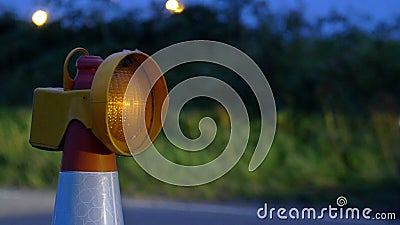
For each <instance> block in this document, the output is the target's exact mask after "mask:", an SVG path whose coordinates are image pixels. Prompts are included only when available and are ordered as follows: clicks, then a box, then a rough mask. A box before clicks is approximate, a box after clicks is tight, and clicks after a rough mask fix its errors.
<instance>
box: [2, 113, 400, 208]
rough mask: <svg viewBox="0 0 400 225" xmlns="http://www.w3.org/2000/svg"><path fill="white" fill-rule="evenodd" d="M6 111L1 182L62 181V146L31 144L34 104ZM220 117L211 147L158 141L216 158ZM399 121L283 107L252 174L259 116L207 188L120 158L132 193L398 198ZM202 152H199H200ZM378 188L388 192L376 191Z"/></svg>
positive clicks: (169, 153)
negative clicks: (163, 177)
mask: <svg viewBox="0 0 400 225" xmlns="http://www.w3.org/2000/svg"><path fill="white" fill-rule="evenodd" d="M204 113H207V114H208V115H209V114H210V113H211V114H212V113H213V112H204ZM0 115H1V116H0V132H1V134H6V135H1V136H0V146H1V149H2V151H0V171H2V172H1V173H0V185H2V186H8V187H31V188H32V187H33V188H50V187H52V188H54V187H55V186H56V184H57V177H58V171H59V166H60V161H61V153H60V152H46V151H42V150H37V149H33V148H32V147H30V146H29V144H28V138H29V128H30V126H29V123H30V122H29V121H30V116H31V115H30V110H29V109H26V108H13V109H2V110H1V112H0ZM214 115H217V114H214ZM201 116H202V114H200V113H198V112H193V111H185V112H184V113H183V116H182V117H183V119H182V121H181V125H182V127H184V133H185V134H186V135H188V136H191V137H195V136H196V135H198V134H197V133H196V132H194V133H190V132H193V130H196V129H197V123H198V121H199V120H198V119H199V118H201ZM190 118H191V119H190ZM214 118H215V119H216V121H217V123H218V126H219V128H218V129H219V130H218V134H217V139H216V140H215V141H214V142H213V143H212V144H211V146H210V147H208V148H206V149H205V150H203V151H204V153H201V154H198V153H193V152H185V151H182V150H180V149H178V148H176V147H174V146H173V145H172V144H170V143H169V142H168V140H167V139H166V138H165V136H164V135H160V136H159V138H158V139H157V141H156V143H155V145H156V146H159V147H161V149H162V150H161V152H162V154H164V155H165V156H166V157H167V158H169V159H172V160H175V161H176V162H179V163H183V164H196V163H202V162H206V161H209V160H210V159H211V158H213V157H215V156H216V154H215V152H213V151H210V149H218V150H219V149H224V148H225V145H224V143H226V141H227V138H229V136H228V135H220V133H221V132H222V133H226V132H229V131H228V130H227V127H226V126H224V125H223V123H222V120H223V119H224V118H221V117H218V116H216V117H214ZM397 121H398V118H397V116H393V115H390V114H376V115H373V116H371V117H369V118H364V119H362V118H356V117H349V116H345V115H336V114H333V113H331V112H327V113H325V114H324V116H320V115H307V116H304V115H303V116H300V115H297V114H294V113H293V112H281V113H279V116H278V126H277V134H276V137H275V141H274V143H273V146H272V148H271V150H270V153H269V155H268V157H267V159H266V161H264V163H263V164H262V166H261V167H260V168H259V169H257V170H256V171H255V172H252V173H249V172H248V171H247V167H248V163H249V160H250V157H251V155H252V152H251V150H250V149H251V147H252V146H254V145H255V143H256V141H257V139H256V136H257V130H258V126H259V125H257V121H253V122H252V133H251V139H250V142H249V145H248V149H247V151H246V153H245V155H244V157H243V158H242V159H241V160H240V161H239V163H238V164H237V165H236V167H235V168H234V169H233V170H232V171H230V172H229V173H228V174H227V175H225V176H224V177H222V178H221V179H219V180H217V181H215V182H212V183H210V184H208V185H203V186H199V187H193V188H185V187H176V186H172V185H168V184H165V183H162V182H160V181H158V180H156V179H154V178H152V177H151V176H150V175H148V174H146V173H145V172H144V171H143V170H142V169H141V168H140V167H139V166H138V165H137V164H136V162H135V161H134V160H133V159H132V158H127V157H119V158H118V167H119V173H120V182H121V189H122V192H123V193H124V194H130V195H134V196H136V197H139V196H142V197H156V196H159V197H163V198H178V199H198V200H206V199H208V200H227V199H242V200H256V199H257V200H260V199H263V198H273V199H281V200H282V199H283V200H285V199H286V200H288V199H289V200H291V201H293V200H294V199H298V200H303V201H321V200H326V201H330V200H334V199H335V198H336V197H337V196H339V195H346V196H348V197H351V198H352V201H353V203H354V202H356V201H358V202H361V203H365V202H366V203H368V202H372V201H373V202H374V203H377V204H378V203H381V204H395V203H396V202H398V201H399V200H400V199H399V196H398V195H393V193H397V190H398V188H399V187H400V179H399V177H400V154H399V152H398V149H399V148H400V135H399V129H398V127H397ZM189 128H190V129H189ZM194 154H197V155H195V157H194ZM376 191H380V193H379V194H375V193H376ZM382 192H383V193H382ZM365 196H368V197H365Z"/></svg>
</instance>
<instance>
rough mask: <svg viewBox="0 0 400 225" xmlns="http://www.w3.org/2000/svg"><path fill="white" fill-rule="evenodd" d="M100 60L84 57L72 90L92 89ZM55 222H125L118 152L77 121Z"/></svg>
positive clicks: (66, 148)
mask: <svg viewBox="0 0 400 225" xmlns="http://www.w3.org/2000/svg"><path fill="white" fill-rule="evenodd" d="M101 62H102V59H101V58H100V57H97V56H81V57H80V58H79V59H78V61H77V68H78V73H77V75H76V78H75V83H74V86H73V87H74V88H73V89H74V90H77V89H90V87H91V83H92V80H93V77H94V74H95V71H96V69H97V67H98V66H99V65H100V64H101ZM52 224H53V225H62V224H93V225H94V224H96V225H105V224H107V225H110V224H113V225H119V224H124V220H123V215H122V207H121V197H120V190H119V181H118V172H117V167H116V162H115V153H113V152H111V151H110V150H108V149H107V147H105V146H104V145H103V143H102V142H101V141H100V140H99V139H97V138H96V137H95V136H94V134H93V133H92V132H91V131H90V130H89V129H87V128H86V127H85V126H84V125H83V124H82V123H81V122H79V121H77V120H73V121H72V122H71V123H70V124H69V126H68V129H67V132H66V134H65V139H64V145H63V157H62V164H61V172H60V174H59V178H58V187H57V194H56V202H55V207H54V213H53V221H52Z"/></svg>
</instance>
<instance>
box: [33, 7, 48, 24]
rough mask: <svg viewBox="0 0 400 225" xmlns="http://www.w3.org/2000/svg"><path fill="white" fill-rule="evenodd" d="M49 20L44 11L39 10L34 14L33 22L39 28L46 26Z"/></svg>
mask: <svg viewBox="0 0 400 225" xmlns="http://www.w3.org/2000/svg"><path fill="white" fill-rule="evenodd" d="M47 18H48V15H47V12H46V11H43V10H37V11H36V12H34V13H33V14H32V22H33V23H34V24H35V25H36V26H38V27H41V26H43V25H44V24H46V22H47Z"/></svg>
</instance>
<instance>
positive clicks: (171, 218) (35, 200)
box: [0, 189, 399, 225]
mask: <svg viewBox="0 0 400 225" xmlns="http://www.w3.org/2000/svg"><path fill="white" fill-rule="evenodd" d="M54 195H55V193H53V192H39V191H30V190H1V189H0V224H1V225H3V224H4V225H43V224H51V217H52V210H53V204H54V197H55V196H54ZM258 207H259V206H257V205H254V207H252V206H237V205H223V204H204V203H183V202H172V201H154V200H137V199H130V198H123V211H124V220H125V224H126V225H131V224H132V225H136V224H138V225H160V224H163V225H168V224H173V225H179V224H185V225H204V224H207V225H224V224H229V225H258V224H260V225H261V224H272V225H284V224H296V225H303V224H304V225H306V224H311V225H313V224H315V225H316V224H326V225H336V224H337V225H339V224H342V225H343V224H359V225H360V224H399V220H397V221H392V222H387V221H380V222H379V223H376V221H365V220H364V221H360V220H278V219H274V220H260V219H258V218H257V216H256V212H257V209H258Z"/></svg>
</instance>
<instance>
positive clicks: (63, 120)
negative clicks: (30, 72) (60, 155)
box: [30, 48, 167, 156]
mask: <svg viewBox="0 0 400 225" xmlns="http://www.w3.org/2000/svg"><path fill="white" fill-rule="evenodd" d="M76 53H83V54H84V55H83V56H80V57H79V58H78V60H77V62H76V67H77V75H76V77H75V80H73V79H72V78H71V77H70V75H69V73H68V64H69V61H70V59H71V57H72V56H73V55H74V54H76ZM148 58H149V57H148V56H147V55H146V54H144V53H142V52H140V51H137V50H136V51H127V50H124V51H122V52H118V53H114V54H112V55H110V56H108V57H107V58H106V59H105V60H104V61H103V60H102V59H101V58H100V57H99V56H90V55H89V53H88V51H86V50H85V49H83V48H76V49H74V50H72V51H71V52H70V53H69V54H68V56H67V58H66V60H65V63H64V87H63V88H37V89H35V91H34V103H33V112H32V126H31V136H30V143H31V145H32V146H34V147H37V148H40V149H46V150H55V151H62V150H64V143H65V141H66V138H68V137H67V136H68V135H66V134H67V130H68V129H69V127H70V126H75V125H73V123H74V122H77V121H78V122H79V123H80V124H81V126H83V127H84V128H86V129H88V130H89V131H90V132H91V133H92V134H94V136H95V137H96V138H97V139H98V140H99V141H100V142H101V143H102V144H103V145H104V146H105V147H106V148H107V149H108V150H109V151H110V152H113V153H116V154H119V155H124V156H130V155H132V154H138V153H140V152H142V151H143V150H145V149H146V148H147V147H148V146H149V145H150V144H151V142H150V141H146V140H151V141H153V140H154V139H155V138H156V137H157V135H158V133H159V132H160V130H161V127H162V115H161V108H162V105H163V103H164V100H166V99H167V88H166V84H165V80H164V78H163V76H161V71H160V69H159V67H158V65H157V64H156V62H154V61H152V60H151V59H149V60H147V61H146V65H145V66H142V67H139V66H140V65H141V64H142V63H143V62H144V61H145V60H146V59H148ZM149 61H150V62H149ZM138 68H140V70H141V71H136V70H137V69H138ZM135 72H136V73H135ZM134 74H135V76H136V77H135V84H134V85H135V87H136V88H135V89H132V91H131V93H125V92H126V89H127V86H128V83H129V81H130V80H131V79H132V77H133V75H134ZM155 79H156V80H155ZM152 80H155V83H154V85H152V86H151V81H152ZM149 88H151V90H150V93H149V91H146V90H148V89H149ZM129 90H131V88H130V89H129ZM125 96H126V97H125ZM124 121H129V129H131V130H133V132H125V133H129V134H130V135H131V137H126V136H125V133H124V130H123V122H124ZM143 121H145V126H146V127H145V129H143V126H141V124H143ZM127 140H128V141H130V142H129V146H130V148H128V145H127ZM132 140H134V141H132ZM64 154H65V153H64Z"/></svg>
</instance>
